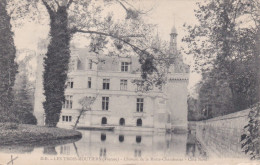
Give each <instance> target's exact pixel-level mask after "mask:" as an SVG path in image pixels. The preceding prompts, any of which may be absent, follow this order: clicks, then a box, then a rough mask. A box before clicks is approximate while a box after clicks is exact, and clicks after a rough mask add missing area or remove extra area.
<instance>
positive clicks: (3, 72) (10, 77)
mask: <svg viewBox="0 0 260 165" xmlns="http://www.w3.org/2000/svg"><path fill="white" fill-rule="evenodd" d="M6 7H7V2H6V0H1V1H0V15H1V17H0V36H1V37H0V50H1V51H0V113H1V115H0V122H7V121H12V120H13V119H14V118H13V116H14V115H13V112H12V111H11V109H10V107H11V106H12V104H13V93H12V88H13V86H14V81H15V74H16V72H17V64H16V63H15V61H14V59H15V53H16V49H15V46H14V40H13V32H12V30H11V28H12V26H11V24H10V19H11V18H10V16H9V15H8V13H7V9H6Z"/></svg>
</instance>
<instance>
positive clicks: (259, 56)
mask: <svg viewBox="0 0 260 165" xmlns="http://www.w3.org/2000/svg"><path fill="white" fill-rule="evenodd" d="M255 56H256V69H257V85H256V92H257V94H256V95H257V100H258V102H260V29H259V28H258V30H257V34H256V53H255Z"/></svg>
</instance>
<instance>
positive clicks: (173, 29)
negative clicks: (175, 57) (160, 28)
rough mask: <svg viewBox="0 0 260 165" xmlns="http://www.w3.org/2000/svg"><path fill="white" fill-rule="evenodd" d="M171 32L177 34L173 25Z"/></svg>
mask: <svg viewBox="0 0 260 165" xmlns="http://www.w3.org/2000/svg"><path fill="white" fill-rule="evenodd" d="M171 34H177V30H176V27H175V25H174V26H173V27H172V30H171Z"/></svg>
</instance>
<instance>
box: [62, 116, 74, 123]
mask: <svg viewBox="0 0 260 165" xmlns="http://www.w3.org/2000/svg"><path fill="white" fill-rule="evenodd" d="M71 120H72V117H71V116H62V121H63V122H71Z"/></svg>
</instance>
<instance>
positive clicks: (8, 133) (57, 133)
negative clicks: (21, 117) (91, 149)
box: [0, 123, 82, 145]
mask: <svg viewBox="0 0 260 165" xmlns="http://www.w3.org/2000/svg"><path fill="white" fill-rule="evenodd" d="M81 136H82V135H81V133H80V132H78V131H74V130H68V129H62V128H50V127H43V126H35V125H27V124H19V125H17V124H11V123H0V145H9V144H22V143H41V142H45V141H52V140H66V139H79V138H81Z"/></svg>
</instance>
